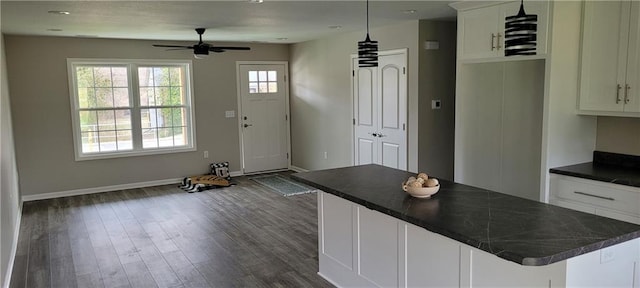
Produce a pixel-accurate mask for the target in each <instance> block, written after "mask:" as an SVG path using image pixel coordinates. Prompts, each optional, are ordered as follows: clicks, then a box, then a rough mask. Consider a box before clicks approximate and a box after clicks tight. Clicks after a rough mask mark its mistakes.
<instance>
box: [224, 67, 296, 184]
mask: <svg viewBox="0 0 640 288" xmlns="http://www.w3.org/2000/svg"><path fill="white" fill-rule="evenodd" d="M236 65H237V71H238V107H239V108H238V111H239V113H238V115H239V121H238V124H239V131H240V133H239V134H240V146H241V147H240V149H241V153H240V154H241V160H242V171H243V173H244V174H252V173H258V172H264V171H274V170H284V169H288V168H289V164H290V160H289V150H290V146H289V139H290V131H289V89H288V88H289V87H288V84H287V78H288V70H289V67H288V63H287V62H282V61H274V62H272V61H269V62H253V61H252V62H245V61H241V62H237V64H236Z"/></svg>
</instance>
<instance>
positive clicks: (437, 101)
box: [431, 100, 442, 109]
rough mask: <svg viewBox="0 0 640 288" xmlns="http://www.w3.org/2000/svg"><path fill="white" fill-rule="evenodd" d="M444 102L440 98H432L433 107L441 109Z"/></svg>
mask: <svg viewBox="0 0 640 288" xmlns="http://www.w3.org/2000/svg"><path fill="white" fill-rule="evenodd" d="M440 107H442V102H440V100H431V109H440Z"/></svg>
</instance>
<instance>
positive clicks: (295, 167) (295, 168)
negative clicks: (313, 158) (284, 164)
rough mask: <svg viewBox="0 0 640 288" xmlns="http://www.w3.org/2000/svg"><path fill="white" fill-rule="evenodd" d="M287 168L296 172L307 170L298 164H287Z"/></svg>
mask: <svg viewBox="0 0 640 288" xmlns="http://www.w3.org/2000/svg"><path fill="white" fill-rule="evenodd" d="M289 169H290V170H293V171H296V172H309V170H307V169H302V168H300V167H298V166H293V165H291V166H289Z"/></svg>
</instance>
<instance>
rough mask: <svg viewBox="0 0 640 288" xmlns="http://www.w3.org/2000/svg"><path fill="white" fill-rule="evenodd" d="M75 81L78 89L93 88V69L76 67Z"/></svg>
mask: <svg viewBox="0 0 640 288" xmlns="http://www.w3.org/2000/svg"><path fill="white" fill-rule="evenodd" d="M76 79H77V81H76V83H77V85H78V87H81V88H85V87H93V68H91V67H87V66H80V67H76Z"/></svg>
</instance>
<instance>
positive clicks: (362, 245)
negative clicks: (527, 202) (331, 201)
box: [356, 206, 399, 287]
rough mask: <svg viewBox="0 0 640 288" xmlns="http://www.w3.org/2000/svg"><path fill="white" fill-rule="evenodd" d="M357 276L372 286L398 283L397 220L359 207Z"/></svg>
mask: <svg viewBox="0 0 640 288" xmlns="http://www.w3.org/2000/svg"><path fill="white" fill-rule="evenodd" d="M357 211H358V218H357V225H356V227H358V228H357V229H358V230H357V231H358V233H357V237H358V241H357V247H358V263H359V267H358V273H357V274H358V276H360V277H362V278H364V279H365V280H367V281H369V282H370V284H369V285H367V286H371V287H375V286H377V287H395V286H397V285H398V280H399V279H398V277H399V275H398V243H399V242H398V221H397V220H396V219H395V218H392V217H390V216H387V215H384V214H382V213H380V212H377V211H373V210H369V209H367V208H365V207H362V206H358V207H357Z"/></svg>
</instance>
